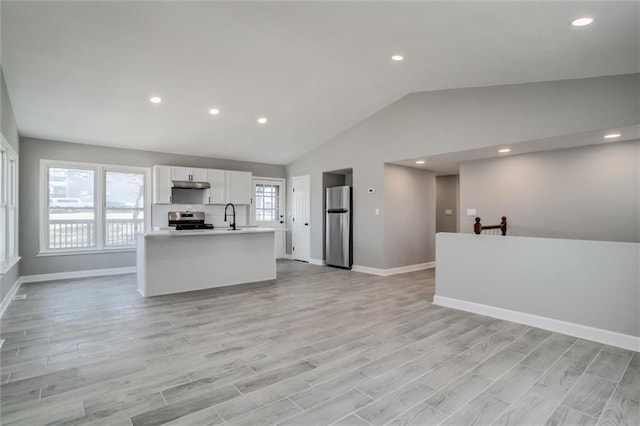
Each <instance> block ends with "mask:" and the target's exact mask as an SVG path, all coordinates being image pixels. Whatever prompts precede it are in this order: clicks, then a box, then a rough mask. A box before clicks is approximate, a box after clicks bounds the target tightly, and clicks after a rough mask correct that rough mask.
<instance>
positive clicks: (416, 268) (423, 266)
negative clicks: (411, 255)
mask: <svg viewBox="0 0 640 426" xmlns="http://www.w3.org/2000/svg"><path fill="white" fill-rule="evenodd" d="M435 267H436V262H426V263H418V264H416V265H407V266H400V267H397V268H389V269H379V268H370V267H368V266H359V265H353V266H352V267H351V270H352V271H355V272H364V273H365V274H371V275H379V276H381V277H388V276H389V275H396V274H405V273H407V272H415V271H422V270H423V269H431V268H435Z"/></svg>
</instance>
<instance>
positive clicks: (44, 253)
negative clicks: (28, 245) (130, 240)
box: [36, 247, 136, 257]
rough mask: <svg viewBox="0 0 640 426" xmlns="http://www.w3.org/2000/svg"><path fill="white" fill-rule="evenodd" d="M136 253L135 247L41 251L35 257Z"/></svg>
mask: <svg viewBox="0 0 640 426" xmlns="http://www.w3.org/2000/svg"><path fill="white" fill-rule="evenodd" d="M134 251H136V248H135V247H127V248H118V249H115V248H114V249H97V250H96V249H93V250H60V251H41V252H40V253H38V254H37V255H36V257H48V256H75V255H80V254H105V253H127V252H134Z"/></svg>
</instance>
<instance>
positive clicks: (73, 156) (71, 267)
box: [20, 138, 285, 275]
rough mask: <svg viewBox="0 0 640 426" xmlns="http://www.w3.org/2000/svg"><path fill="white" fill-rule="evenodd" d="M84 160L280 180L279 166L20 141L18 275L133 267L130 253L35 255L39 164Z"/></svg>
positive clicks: (133, 256)
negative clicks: (232, 172) (199, 169)
mask: <svg viewBox="0 0 640 426" xmlns="http://www.w3.org/2000/svg"><path fill="white" fill-rule="evenodd" d="M41 159H47V160H65V161H80V162H82V161H84V162H90V163H104V164H118V165H125V166H139V167H151V166H153V165H155V164H164V165H173V166H186V167H202V168H217V169H228V170H243V171H251V172H253V174H254V176H261V177H275V178H282V177H284V175H285V168H284V166H277V165H271V164H261V163H249V162H241V161H232V160H221V159H214V158H205V157H192V156H182V155H174V154H165V153H158V152H149V151H134V150H127V149H117V148H106V147H99V146H94V145H81V144H73V143H66V142H57V141H50V140H40V139H30V138H22V139H21V144H20V212H21V213H20V214H21V226H20V246H21V252H22V269H21V274H22V275H35V274H48V273H57V272H68V271H78V270H89V269H105V268H117V267H126V266H134V265H135V261H136V259H135V253H133V252H125V253H102V254H83V255H73V256H69V255H65V256H41V257H38V256H37V254H38V251H39V229H40V222H39V220H38V214H39V211H40V210H39V205H40V192H39V191H40V185H39V184H40V179H41V177H40V160H41Z"/></svg>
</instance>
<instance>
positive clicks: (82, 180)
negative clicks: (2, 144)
mask: <svg viewBox="0 0 640 426" xmlns="http://www.w3.org/2000/svg"><path fill="white" fill-rule="evenodd" d="M42 170H43V173H42V174H43V176H44V180H45V182H44V183H45V188H46V193H45V195H44V196H43V206H44V214H43V217H44V223H43V226H42V229H43V232H42V233H41V252H43V253H61V252H72V253H74V252H83V251H104V250H123V249H129V250H130V249H132V248H133V247H135V244H136V234H137V233H139V232H143V231H144V230H145V229H146V222H145V218H146V217H148V215H147V214H145V213H146V211H148V207H147V205H146V204H145V200H148V197H146V196H145V195H146V191H147V186H146V185H145V182H147V175H148V170H147V169H142V168H132V167H118V166H109V165H99V164H80V163H62V162H55V161H48V160H43V162H42ZM43 192H44V191H43Z"/></svg>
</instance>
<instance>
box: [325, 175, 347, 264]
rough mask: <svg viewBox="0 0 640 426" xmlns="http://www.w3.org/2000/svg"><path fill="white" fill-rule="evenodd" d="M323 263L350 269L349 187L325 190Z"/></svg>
mask: <svg viewBox="0 0 640 426" xmlns="http://www.w3.org/2000/svg"><path fill="white" fill-rule="evenodd" d="M326 215H327V217H326V229H325V232H326V234H325V235H326V236H325V263H326V264H327V265H330V266H339V267H341V268H351V265H352V264H353V261H352V255H351V247H352V245H351V187H350V186H336V187H334V188H327V211H326Z"/></svg>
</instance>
